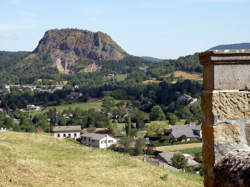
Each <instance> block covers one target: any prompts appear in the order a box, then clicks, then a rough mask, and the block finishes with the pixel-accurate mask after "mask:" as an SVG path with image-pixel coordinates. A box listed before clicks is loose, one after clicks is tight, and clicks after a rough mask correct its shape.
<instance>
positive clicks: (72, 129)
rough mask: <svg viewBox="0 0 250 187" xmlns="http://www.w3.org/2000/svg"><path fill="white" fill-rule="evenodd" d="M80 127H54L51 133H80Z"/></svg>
mask: <svg viewBox="0 0 250 187" xmlns="http://www.w3.org/2000/svg"><path fill="white" fill-rule="evenodd" d="M81 129H82V128H81V126H80V125H78V126H54V127H53V128H52V132H75V131H79V132H80V131H81Z"/></svg>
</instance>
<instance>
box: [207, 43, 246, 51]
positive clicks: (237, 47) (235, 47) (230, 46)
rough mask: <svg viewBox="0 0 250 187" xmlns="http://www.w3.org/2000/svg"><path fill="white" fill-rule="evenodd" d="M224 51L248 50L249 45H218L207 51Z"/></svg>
mask: <svg viewBox="0 0 250 187" xmlns="http://www.w3.org/2000/svg"><path fill="white" fill-rule="evenodd" d="M226 49H230V50H233V49H250V43H238V44H225V45H218V46H215V47H213V48H211V49H209V50H226Z"/></svg>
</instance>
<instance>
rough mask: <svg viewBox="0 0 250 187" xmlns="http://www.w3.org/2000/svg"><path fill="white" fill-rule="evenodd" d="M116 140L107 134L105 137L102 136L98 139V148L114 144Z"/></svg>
mask: <svg viewBox="0 0 250 187" xmlns="http://www.w3.org/2000/svg"><path fill="white" fill-rule="evenodd" d="M116 143H117V140H116V139H114V138H112V137H110V136H107V138H103V139H102V140H100V141H99V148H104V149H105V148H108V147H109V146H111V145H113V144H116Z"/></svg>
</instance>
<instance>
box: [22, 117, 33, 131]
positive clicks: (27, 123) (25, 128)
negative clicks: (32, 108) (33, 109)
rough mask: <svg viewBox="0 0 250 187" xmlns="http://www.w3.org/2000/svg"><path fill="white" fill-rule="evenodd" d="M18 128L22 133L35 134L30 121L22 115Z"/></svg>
mask: <svg viewBox="0 0 250 187" xmlns="http://www.w3.org/2000/svg"><path fill="white" fill-rule="evenodd" d="M20 128H21V130H22V131H24V132H35V131H36V129H35V126H34V125H33V124H32V123H31V121H30V119H29V118H28V117H27V116H25V115H23V116H22V118H21V122H20Z"/></svg>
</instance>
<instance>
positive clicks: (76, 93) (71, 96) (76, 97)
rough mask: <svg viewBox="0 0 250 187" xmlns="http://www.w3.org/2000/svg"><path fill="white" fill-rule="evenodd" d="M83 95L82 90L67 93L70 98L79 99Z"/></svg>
mask: <svg viewBox="0 0 250 187" xmlns="http://www.w3.org/2000/svg"><path fill="white" fill-rule="evenodd" d="M81 96H82V93H80V92H70V94H69V95H67V98H68V99H78V98H79V97H81Z"/></svg>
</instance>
